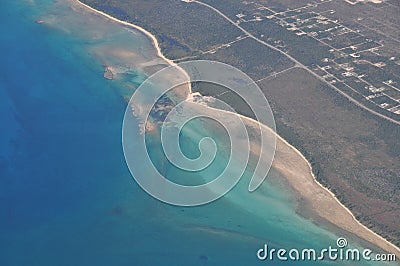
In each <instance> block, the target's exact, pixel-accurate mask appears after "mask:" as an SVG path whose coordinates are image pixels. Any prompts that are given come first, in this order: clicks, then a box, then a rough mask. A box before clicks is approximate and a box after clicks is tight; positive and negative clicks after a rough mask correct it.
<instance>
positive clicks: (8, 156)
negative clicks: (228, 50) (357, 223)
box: [0, 0, 337, 266]
mask: <svg viewBox="0 0 400 266" xmlns="http://www.w3.org/2000/svg"><path fill="white" fill-rule="evenodd" d="M59 8H60V7H58V9H59ZM61 8H62V5H61ZM64 9H65V12H70V13H73V11H72V10H70V9H69V8H68V6H67V5H65V6H64ZM52 12H54V10H53V4H52V2H51V1H46V0H42V1H36V2H30V1H5V2H4V1H3V2H2V3H1V8H0V23H1V25H2V26H1V27H2V32H1V35H0V48H1V52H2V61H1V65H0V125H1V127H0V129H1V131H0V132H1V138H0V147H1V149H0V265H1V266H11V265H59V266H61V265H262V264H267V262H260V261H258V260H257V258H256V251H257V250H258V249H259V248H261V247H262V246H263V244H264V243H269V244H271V245H272V246H275V247H304V248H306V247H307V248H312V247H315V248H320V247H326V246H328V245H334V243H335V239H336V237H337V235H336V234H335V233H334V232H329V231H327V230H326V229H323V228H320V227H317V226H316V225H314V224H313V223H312V222H310V221H308V220H306V219H303V218H301V217H300V216H298V215H297V213H296V211H295V205H294V204H293V199H292V198H291V196H290V193H288V192H287V190H285V188H284V185H283V184H280V183H279V182H274V178H273V175H274V174H275V175H277V174H276V173H272V177H271V178H270V179H269V180H270V181H267V182H270V183H269V184H268V186H265V187H262V188H261V189H259V190H258V191H257V193H258V194H249V193H248V192H247V191H246V190H245V189H242V188H244V187H245V186H242V187H241V186H238V188H237V189H236V191H234V192H232V193H231V194H230V195H229V196H227V197H225V198H223V199H220V200H218V201H216V202H214V203H212V204H208V205H205V206H200V207H194V208H183V207H174V206H169V205H166V204H164V203H161V202H158V201H156V200H155V199H153V198H151V197H150V196H148V195H147V194H146V193H145V192H144V191H142V190H141V189H140V188H139V187H138V185H137V184H136V183H135V182H134V180H133V179H132V177H131V176H130V173H129V171H128V168H127V166H126V164H125V161H124V156H123V151H122V146H121V127H122V119H123V115H124V111H125V108H126V100H125V99H124V98H123V97H122V96H121V86H123V85H124V84H125V83H123V82H118V81H108V80H106V79H104V78H103V76H102V75H103V70H104V69H103V66H102V62H101V60H99V59H98V58H96V57H95V56H93V53H91V50H90V49H89V48H88V47H89V46H90V45H91V43H90V42H89V43H88V42H87V40H83V38H82V36H81V35H80V34H81V33H79V30H78V29H77V33H76V34H75V33H74V32H68V33H66V32H65V31H62V30H55V29H54V28H52V27H48V26H46V25H43V24H39V23H36V22H35V21H36V20H37V19H39V18H40V17H41V16H46V15H48V14H52ZM73 15H75V16H79V14H72V16H73ZM80 16H81V15H80ZM59 23H62V22H59ZM121 34H130V33H129V32H126V33H124V31H121ZM137 38H138V39H137V42H138V43H141V44H140V46H139V45H137V46H136V49H139V48H140V49H143V47H146V46H145V45H147V48H146V49H153V48H152V47H151V43H150V42H149V41H148V40H147V39H146V38H145V37H144V36H138V37H137ZM105 42H107V40H106V41H105ZM146 42H147V44H146ZM143 43H144V44H143ZM132 49H135V45H132ZM138 75H139V74H138ZM142 78H143V77H138V76H135V77H134V78H132V79H135V80H142ZM122 89H124V88H122ZM125 91H126V90H125ZM140 156H141V155H139V154H138V157H140ZM250 195H253V196H250ZM268 263H269V264H271V265H272V263H271V262H268ZM275 264H276V265H280V264H282V265H286V264H288V263H287V262H286V263H285V262H282V263H279V262H277V261H275V262H274V265H275ZM309 264H310V263H308V262H303V263H297V264H296V265H309ZM318 264H321V263H318ZM327 264H329V263H327Z"/></svg>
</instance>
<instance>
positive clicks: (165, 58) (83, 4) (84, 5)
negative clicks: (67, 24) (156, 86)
mask: <svg viewBox="0 0 400 266" xmlns="http://www.w3.org/2000/svg"><path fill="white" fill-rule="evenodd" d="M73 1H74V2H76V3H77V4H79V5H80V6H81V7H84V8H86V9H88V10H90V11H92V12H94V13H96V14H98V15H101V16H103V17H106V18H107V19H109V20H111V21H114V22H116V23H119V24H122V25H124V26H128V27H131V28H134V29H136V30H138V31H140V32H142V33H143V34H144V35H146V36H147V37H148V38H149V39H150V40H151V41H152V43H153V46H154V48H155V49H156V51H157V56H158V57H160V58H161V59H162V60H164V61H165V62H166V63H167V64H168V65H170V66H175V67H177V68H178V69H179V70H180V71H181V72H182V74H184V75H185V77H186V78H187V80H188V81H189V80H190V77H189V76H188V74H187V73H186V71H185V70H184V69H182V68H181V67H179V66H178V65H177V64H176V63H175V62H174V61H172V60H171V59H169V58H167V57H165V55H164V54H163V53H162V51H161V48H160V45H159V43H158V40H157V38H156V37H155V36H154V35H153V34H151V33H150V32H149V31H147V30H145V29H144V28H142V27H140V26H138V25H135V24H133V23H129V22H126V21H123V20H120V19H117V18H115V17H113V16H111V15H109V14H107V13H104V12H102V11H100V10H97V9H95V8H93V7H91V6H89V5H87V4H85V3H83V2H81V1H79V0H73ZM188 87H189V93H192V88H191V85H190V83H188Z"/></svg>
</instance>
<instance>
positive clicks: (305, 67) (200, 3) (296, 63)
mask: <svg viewBox="0 0 400 266" xmlns="http://www.w3.org/2000/svg"><path fill="white" fill-rule="evenodd" d="M190 2H192V3H197V4H199V5H202V6H205V7H208V8H210V9H212V10H213V11H215V12H216V13H218V14H219V15H220V16H222V17H223V18H224V19H226V20H227V21H229V22H230V23H231V24H232V25H233V26H235V27H236V28H238V29H239V30H241V31H242V32H243V33H244V34H246V35H247V36H248V37H250V38H252V39H253V40H255V41H256V42H258V43H260V44H262V45H265V46H267V47H268V48H270V49H272V50H275V51H277V52H279V53H281V54H282V55H284V56H286V57H287V58H289V59H290V60H292V62H293V63H295V67H299V68H302V69H304V70H306V71H308V72H309V73H310V74H311V75H313V76H314V77H316V78H317V79H319V80H320V81H322V82H323V83H325V84H326V85H328V86H329V87H330V88H332V89H334V90H335V91H337V92H338V93H340V94H341V95H343V96H344V97H346V98H347V99H348V100H349V101H350V102H352V103H354V104H355V105H357V106H359V107H361V108H363V109H365V110H367V111H368V112H370V113H372V114H374V115H376V116H378V117H381V118H383V119H386V120H388V121H390V122H392V123H394V124H397V125H400V121H397V120H396V119H393V118H391V117H387V116H386V115H384V114H381V113H379V112H377V111H375V110H373V109H371V108H369V107H367V106H365V105H363V104H362V103H360V102H359V101H357V100H356V99H354V98H353V97H351V96H350V95H348V94H347V93H345V92H343V91H341V90H340V89H338V88H336V87H335V86H334V85H332V84H331V83H329V82H327V81H326V80H325V79H324V78H322V77H321V76H319V75H318V74H317V73H315V72H314V71H312V70H311V69H309V68H308V67H307V66H305V65H303V64H302V63H300V62H299V61H297V60H296V59H295V58H294V57H292V56H291V55H289V54H287V53H285V52H284V51H282V50H280V49H278V48H276V47H274V46H272V45H270V44H268V43H266V42H264V41H263V40H260V39H258V38H257V37H256V36H254V35H253V34H251V33H250V32H248V31H247V30H245V29H244V28H242V27H241V26H240V25H238V24H237V23H236V22H234V21H233V20H232V19H230V18H229V17H228V16H226V15H225V14H224V13H222V12H221V11H220V10H218V9H217V8H215V7H213V6H211V5H209V4H206V3H203V2H201V1H198V0H193V1H190Z"/></svg>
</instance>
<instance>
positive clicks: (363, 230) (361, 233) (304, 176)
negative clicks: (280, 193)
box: [74, 0, 400, 257]
mask: <svg viewBox="0 0 400 266" xmlns="http://www.w3.org/2000/svg"><path fill="white" fill-rule="evenodd" d="M74 2H76V3H78V4H79V5H81V6H82V7H84V8H86V9H88V10H90V11H92V12H95V13H96V14H99V15H101V16H104V17H106V18H107V19H109V20H112V21H114V22H117V23H120V24H122V25H125V26H128V27H132V28H134V29H136V30H139V31H140V32H142V33H144V34H145V35H146V36H147V37H149V39H150V40H151V41H152V43H153V45H154V47H155V49H156V51H157V55H158V56H159V57H160V58H161V59H163V60H164V61H165V62H167V63H168V64H169V65H170V66H177V64H176V63H175V62H173V61H172V60H170V59H168V58H166V57H165V55H164V54H163V53H162V51H161V48H160V46H159V43H158V40H157V39H156V37H155V36H154V35H153V34H151V33H150V32H148V31H147V30H145V29H144V28H142V27H140V26H137V25H135V24H132V23H129V22H126V21H122V20H119V19H117V18H114V17H112V16H110V15H108V14H106V13H104V12H102V11H99V10H97V9H95V8H93V7H91V6H88V5H86V4H84V3H82V2H80V1H79V0H75V1H74ZM179 69H180V70H181V71H182V73H184V75H185V76H186V77H187V78H188V80H189V77H188V75H187V73H186V72H185V71H184V70H183V69H182V68H180V67H179ZM189 91H190V92H191V88H190V86H189ZM209 108H210V107H209ZM218 111H222V110H218ZM224 112H226V111H224ZM240 116H241V118H242V119H244V120H246V121H249V122H250V123H256V124H258V125H259V126H260V127H261V128H263V129H266V130H271V129H269V128H268V127H266V126H265V125H263V124H260V123H258V122H257V121H255V120H253V119H251V118H248V117H245V116H242V115H240ZM274 134H275V135H276V137H277V153H276V156H275V160H274V163H273V165H275V167H276V168H277V169H278V171H280V172H281V173H282V174H283V176H284V178H285V179H286V180H287V181H288V183H289V184H290V185H291V187H292V188H293V189H294V190H295V191H296V192H297V193H298V194H299V195H300V196H302V197H304V198H305V199H306V201H307V202H308V204H310V206H311V207H312V210H313V212H315V214H316V215H317V216H318V218H322V219H324V220H326V221H328V222H330V223H332V224H334V225H335V226H336V227H338V228H340V229H343V230H345V231H347V232H349V233H351V234H354V235H356V236H358V237H359V238H361V239H364V240H366V241H368V242H370V243H372V244H374V245H376V246H377V247H379V248H381V249H383V250H385V251H388V252H390V253H394V254H396V256H397V257H400V248H399V247H397V246H396V245H394V244H393V243H391V242H389V241H388V240H386V239H385V238H384V237H382V236H380V235H379V234H377V233H375V232H374V231H373V230H371V229H369V228H368V227H367V226H365V225H363V224H362V223H361V222H359V221H358V220H357V219H356V217H355V216H354V214H353V213H352V212H351V211H350V210H349V209H348V208H347V207H346V206H345V205H343V204H342V203H341V202H340V201H339V200H338V199H337V197H336V196H335V194H334V193H333V192H332V191H330V190H329V189H328V188H326V187H324V186H323V185H322V184H321V183H319V182H318V180H317V179H316V177H315V175H314V174H313V169H312V166H311V164H310V163H309V162H308V161H307V159H306V158H305V157H304V155H303V154H302V153H301V152H300V151H299V150H297V149H296V148H295V147H293V146H292V145H291V144H290V143H288V142H287V141H286V140H285V139H283V138H282V137H281V136H279V135H278V134H277V133H276V132H274ZM285 148H286V149H287V150H289V151H285ZM290 152H292V153H293V152H294V153H295V154H296V155H297V156H299V157H300V158H301V160H302V161H300V162H299V161H295V162H293V161H289V162H283V160H277V158H280V157H279V156H281V157H284V156H285V155H286V156H291V155H288V153H290ZM291 158H292V159H293V157H291ZM294 160H296V158H294ZM296 163H297V164H296ZM301 163H303V166H302V167H303V169H302V170H303V172H302V173H301V174H299V173H296V174H294V173H293V171H294V170H296V171H298V169H293V168H296V167H294V166H299V165H301ZM304 163H305V164H304ZM304 166H306V168H307V169H305V168H304ZM307 183H308V185H310V186H312V189H310V187H309V186H305V184H307ZM318 190H320V191H318ZM314 193H318V195H317V196H320V197H322V198H320V199H319V200H321V199H323V200H327V203H326V204H331V205H332V204H336V206H334V205H332V208H335V209H334V210H332V209H329V211H336V212H339V214H338V213H334V214H333V213H329V212H328V211H327V210H326V209H325V208H321V206H318V207H319V208H315V205H316V204H321V202H320V201H318V202H315V194H314ZM322 193H324V194H325V195H323V194H322ZM327 195H329V196H327ZM325 207H327V206H325ZM340 212H342V214H340ZM342 215H345V216H346V215H347V216H349V217H350V218H351V220H352V221H353V223H354V224H351V225H346V223H347V222H350V220H345V221H342V222H340V221H338V219H339V220H340V219H344V218H343V217H342ZM339 216H340V217H339ZM346 219H348V218H346ZM357 227H358V229H357Z"/></svg>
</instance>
